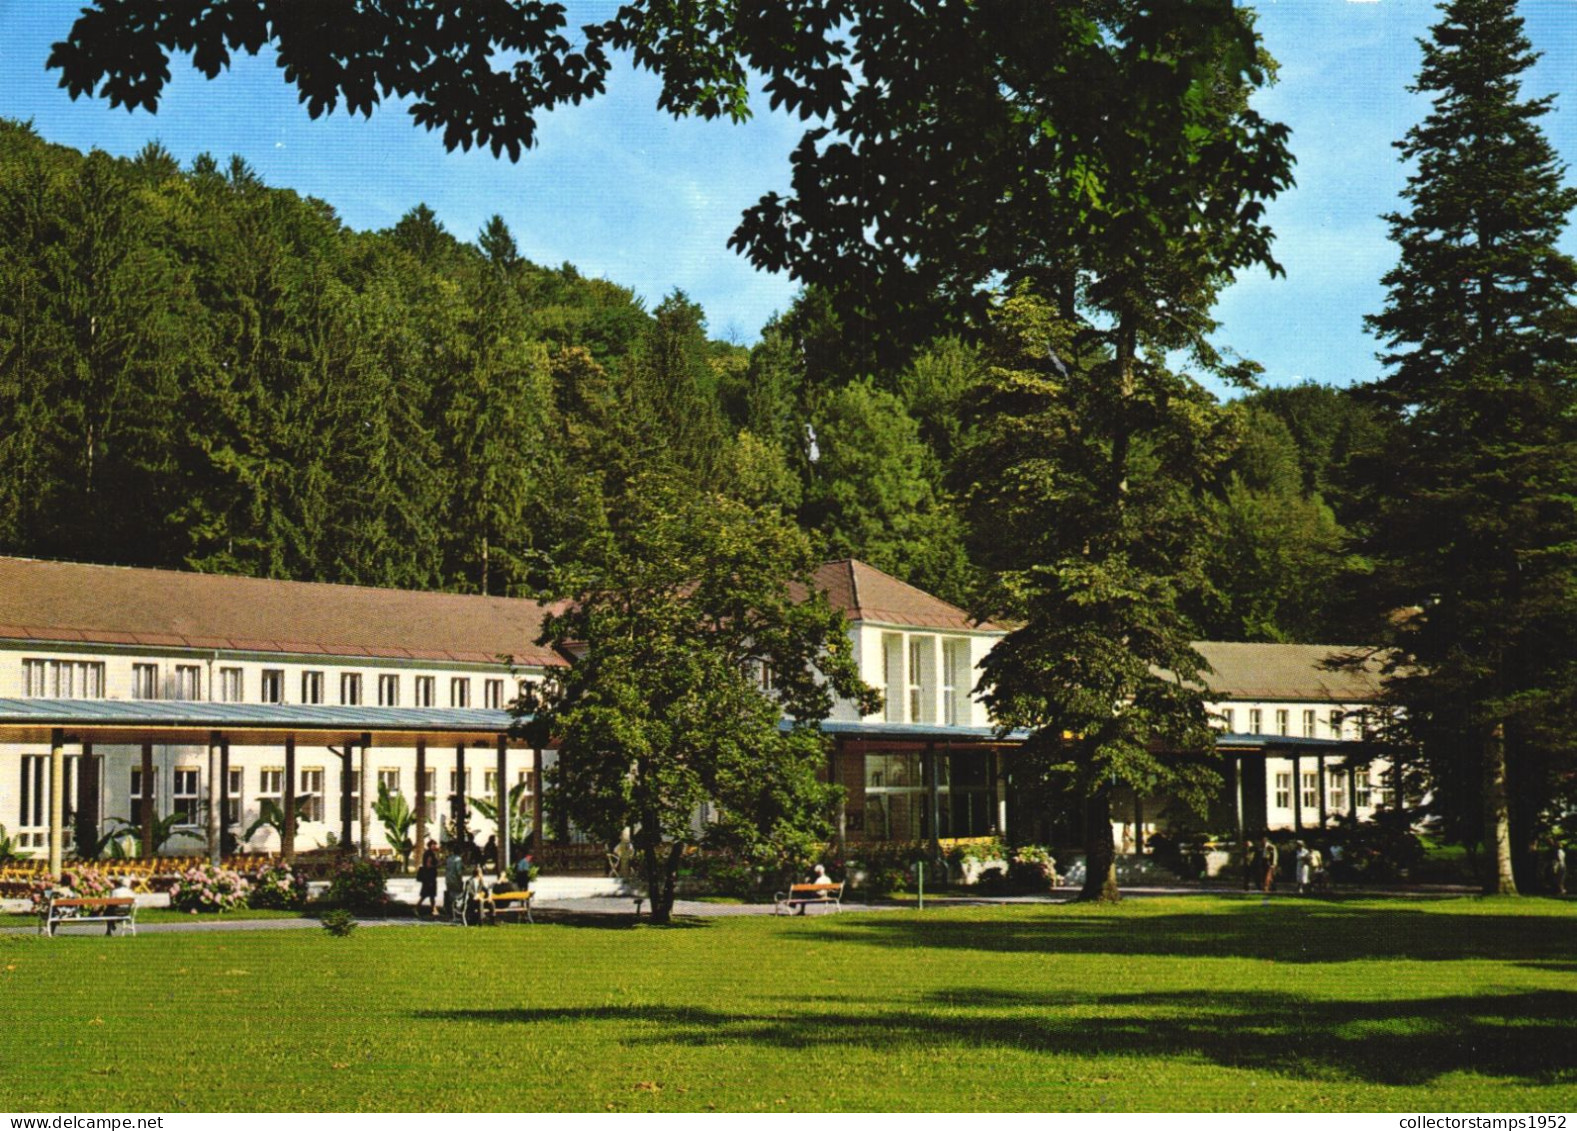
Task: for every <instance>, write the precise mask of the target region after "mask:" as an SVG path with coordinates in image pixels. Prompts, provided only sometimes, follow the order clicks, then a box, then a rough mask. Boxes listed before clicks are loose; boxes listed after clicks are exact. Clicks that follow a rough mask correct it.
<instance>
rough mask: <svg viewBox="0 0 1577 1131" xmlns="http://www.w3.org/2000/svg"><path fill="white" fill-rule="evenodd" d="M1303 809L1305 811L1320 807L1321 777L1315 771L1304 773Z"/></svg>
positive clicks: (1305, 771)
mask: <svg viewBox="0 0 1577 1131" xmlns="http://www.w3.org/2000/svg"><path fill="white" fill-rule="evenodd" d="M1303 807H1304V808H1305V809H1318V808H1319V807H1320V775H1319V774H1318V773H1317V772H1315V771H1314V770H1304V771H1303Z"/></svg>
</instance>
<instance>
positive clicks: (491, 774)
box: [482, 770, 498, 797]
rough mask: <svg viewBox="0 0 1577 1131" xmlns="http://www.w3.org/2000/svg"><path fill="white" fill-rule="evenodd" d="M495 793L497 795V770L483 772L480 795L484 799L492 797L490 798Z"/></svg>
mask: <svg viewBox="0 0 1577 1131" xmlns="http://www.w3.org/2000/svg"><path fill="white" fill-rule="evenodd" d="M497 793H498V771H497V770H483V771H482V795H483V796H484V797H492V796H494V795H495V794H497Z"/></svg>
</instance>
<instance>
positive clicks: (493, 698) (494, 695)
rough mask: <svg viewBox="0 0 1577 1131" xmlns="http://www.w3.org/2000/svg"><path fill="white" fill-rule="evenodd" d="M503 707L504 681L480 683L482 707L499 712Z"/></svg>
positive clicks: (494, 680) (490, 680)
mask: <svg viewBox="0 0 1577 1131" xmlns="http://www.w3.org/2000/svg"><path fill="white" fill-rule="evenodd" d="M503 705H504V681H503V680H501V679H489V680H484V681H483V682H482V706H484V707H489V708H491V709H492V710H495V711H497V710H499V709H500V708H502V707H503Z"/></svg>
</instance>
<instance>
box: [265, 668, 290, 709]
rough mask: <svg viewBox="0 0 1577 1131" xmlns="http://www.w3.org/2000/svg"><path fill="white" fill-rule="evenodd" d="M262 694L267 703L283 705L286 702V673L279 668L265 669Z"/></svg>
mask: <svg viewBox="0 0 1577 1131" xmlns="http://www.w3.org/2000/svg"><path fill="white" fill-rule="evenodd" d="M261 693H262V699H263V702H265V703H283V702H284V701H285V673H284V672H283V671H281V670H280V669H279V668H267V669H265V670H264V672H263V685H262V692H261Z"/></svg>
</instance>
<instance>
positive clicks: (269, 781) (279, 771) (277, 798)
mask: <svg viewBox="0 0 1577 1131" xmlns="http://www.w3.org/2000/svg"><path fill="white" fill-rule="evenodd" d="M284 796H285V770H284V767H283V766H264V767H263V768H262V769H261V770H259V771H258V772H257V803H258V805H259V806H260V807H261V805H262V804H263V802H265V801H272V802H273V803H274V804H275V805H279V806H283V805H284V803H285V802H284Z"/></svg>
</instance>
